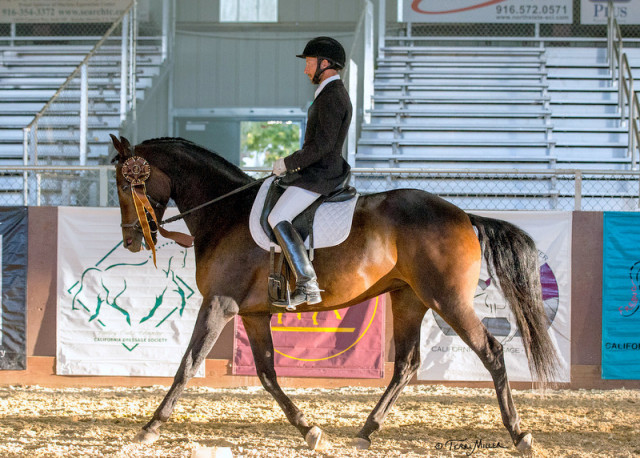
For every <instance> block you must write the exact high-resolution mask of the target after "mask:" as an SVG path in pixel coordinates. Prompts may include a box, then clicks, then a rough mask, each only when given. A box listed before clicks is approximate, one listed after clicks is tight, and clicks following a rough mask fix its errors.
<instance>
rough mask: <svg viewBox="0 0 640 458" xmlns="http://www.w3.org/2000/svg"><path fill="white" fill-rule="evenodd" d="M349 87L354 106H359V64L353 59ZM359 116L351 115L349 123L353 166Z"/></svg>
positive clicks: (350, 64)
mask: <svg viewBox="0 0 640 458" xmlns="http://www.w3.org/2000/svg"><path fill="white" fill-rule="evenodd" d="M347 84H348V85H349V87H348V88H347V89H348V91H349V97H350V98H351V103H352V104H353V106H354V107H357V106H358V64H356V63H355V62H354V61H353V60H351V61H350V62H349V81H347ZM356 119H357V116H352V117H351V123H350V125H349V133H348V141H347V162H348V163H349V165H350V166H351V167H355V166H356V142H357V141H358V135H357V129H358V127H357V124H358V123H357V122H356Z"/></svg>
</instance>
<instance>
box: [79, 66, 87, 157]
mask: <svg viewBox="0 0 640 458" xmlns="http://www.w3.org/2000/svg"><path fill="white" fill-rule="evenodd" d="M88 65H89V64H88V63H86V62H85V63H84V64H82V68H81V70H80V165H86V164H87V124H88V120H89V75H88V70H87V66H88Z"/></svg>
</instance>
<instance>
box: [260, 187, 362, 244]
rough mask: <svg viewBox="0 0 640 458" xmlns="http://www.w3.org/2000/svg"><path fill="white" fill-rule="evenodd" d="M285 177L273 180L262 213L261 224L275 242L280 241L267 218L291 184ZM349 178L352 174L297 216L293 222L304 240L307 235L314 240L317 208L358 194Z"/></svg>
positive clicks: (343, 200)
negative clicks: (314, 222)
mask: <svg viewBox="0 0 640 458" xmlns="http://www.w3.org/2000/svg"><path fill="white" fill-rule="evenodd" d="M283 178H284V177H279V178H276V179H275V180H273V183H271V186H270V187H269V191H268V192H267V197H266V198H265V201H264V207H263V208H262V213H261V215H260V225H261V226H262V228H263V229H264V231H265V233H266V234H267V235H268V236H269V239H270V240H271V241H272V242H273V243H275V244H277V243H278V242H277V241H276V236H275V235H274V233H273V231H272V230H271V226H270V225H269V222H268V220H267V218H268V217H269V214H270V213H271V210H273V207H274V206H275V205H276V202H278V199H280V197H281V196H282V194H283V193H284V191H285V190H286V189H287V188H288V187H289V186H290V185H289V184H288V183H286V180H285V179H283ZM349 179H350V175H349V176H347V177H346V178H345V179H344V181H343V182H342V183H340V184H339V185H338V186H336V188H335V189H334V190H333V191H332V192H331V193H330V194H329V195H327V196H320V197H319V198H318V200H316V201H315V202H314V203H312V204H311V205H310V206H309V207H307V208H306V209H305V210H304V211H303V212H302V213H300V214H299V215H298V216H296V218H295V219H294V220H293V222H292V224H293V227H294V228H295V229H296V230H297V231H298V233H299V234H300V237H302V240H306V238H307V237H310V240H313V220H314V217H315V214H316V210H318V208H319V207H320V205H322V204H323V203H325V202H345V201H347V200H349V199H352V198H353V197H355V196H356V195H357V191H356V188H354V187H353V186H349ZM310 245H311V246H312V247H313V243H310Z"/></svg>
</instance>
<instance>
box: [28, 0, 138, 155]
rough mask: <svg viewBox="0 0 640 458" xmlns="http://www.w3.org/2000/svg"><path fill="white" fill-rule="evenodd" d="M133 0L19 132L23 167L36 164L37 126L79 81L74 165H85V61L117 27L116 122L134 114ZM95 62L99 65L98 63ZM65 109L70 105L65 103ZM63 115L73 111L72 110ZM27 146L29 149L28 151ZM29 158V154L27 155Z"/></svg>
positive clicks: (87, 100) (135, 24)
mask: <svg viewBox="0 0 640 458" xmlns="http://www.w3.org/2000/svg"><path fill="white" fill-rule="evenodd" d="M136 5H137V2H136V0H133V1H132V2H131V4H130V5H129V7H127V8H126V9H125V10H124V12H123V13H122V14H121V15H120V17H119V18H118V19H117V20H116V21H115V22H114V23H113V24H112V25H111V27H109V29H108V30H107V31H106V32H105V34H104V36H103V37H102V38H101V39H100V40H99V41H98V42H97V43H96V44H95V46H94V47H93V48H92V49H91V51H89V53H88V54H87V55H86V56H85V57H84V59H82V61H81V62H80V63H79V64H78V66H77V67H76V68H75V69H74V70H73V71H72V72H71V74H69V76H68V77H67V79H66V80H65V81H64V83H62V85H61V86H60V87H59V88H58V90H57V91H56V92H55V93H54V94H53V96H51V98H50V99H49V100H48V101H47V102H46V103H45V105H44V106H43V107H42V109H41V110H40V111H39V112H38V113H37V114H36V115H35V116H34V118H33V119H32V120H31V122H29V124H27V125H26V126H25V127H24V128H23V132H24V135H23V138H24V140H23V163H24V165H28V164H32V165H37V164H38V123H39V122H40V121H41V119H42V118H43V117H44V116H45V114H46V113H48V112H49V111H50V110H51V108H52V106H53V104H54V103H55V102H56V101H59V100H60V99H61V94H62V93H63V92H64V91H65V90H67V89H68V88H69V87H70V86H71V84H72V83H73V82H74V81H75V80H76V79H77V78H78V76H79V78H80V92H79V94H77V95H76V96H75V97H73V98H74V99H76V100H77V104H78V105H79V109H78V114H79V142H78V143H79V145H78V147H79V152H78V161H79V164H80V165H85V164H86V160H87V132H88V107H89V61H90V60H91V59H92V58H94V57H95V56H96V55H97V54H98V52H99V51H100V49H101V47H102V46H103V45H104V44H105V42H106V41H107V39H109V38H110V37H111V35H112V34H113V32H114V31H115V30H116V28H117V27H118V26H120V25H121V24H122V40H121V42H122V45H121V56H120V59H121V74H120V79H121V81H120V119H121V121H122V120H124V118H125V116H126V113H127V111H128V110H133V111H135V103H136V102H135V101H136V78H135V74H136V63H135V61H136V59H135V56H136V53H135V47H136V41H137V21H136ZM98 62H99V61H98ZM66 103H67V105H70V103H69V102H68V101H66ZM68 108H69V107H67V110H65V111H67V112H70V111H74V112H75V107H73V108H71V109H68ZM30 145H31V146H32V148H30ZM30 150H31V152H32V154H29V152H30Z"/></svg>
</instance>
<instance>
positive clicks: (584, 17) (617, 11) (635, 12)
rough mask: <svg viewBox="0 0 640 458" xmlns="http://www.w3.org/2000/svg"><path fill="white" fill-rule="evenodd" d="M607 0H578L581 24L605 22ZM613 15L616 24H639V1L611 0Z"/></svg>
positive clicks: (607, 12) (607, 7) (607, 15)
mask: <svg viewBox="0 0 640 458" xmlns="http://www.w3.org/2000/svg"><path fill="white" fill-rule="evenodd" d="M608 17H609V0H580V23H581V24H606V23H607V18H608ZM613 17H615V18H616V19H617V21H618V24H640V2H638V1H633V2H632V1H631V0H613Z"/></svg>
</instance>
